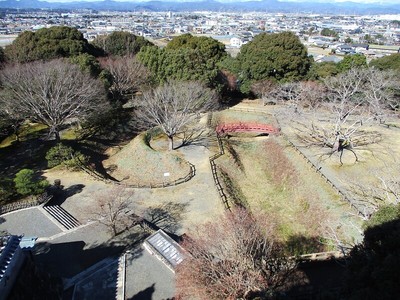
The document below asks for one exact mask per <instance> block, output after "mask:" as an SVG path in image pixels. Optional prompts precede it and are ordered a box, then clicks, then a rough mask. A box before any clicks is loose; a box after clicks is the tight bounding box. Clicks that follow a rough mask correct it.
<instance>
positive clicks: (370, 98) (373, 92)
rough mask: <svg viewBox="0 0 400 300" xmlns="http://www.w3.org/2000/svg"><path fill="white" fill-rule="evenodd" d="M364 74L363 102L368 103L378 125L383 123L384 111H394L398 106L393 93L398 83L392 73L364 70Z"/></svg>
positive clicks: (373, 69)
mask: <svg viewBox="0 0 400 300" xmlns="http://www.w3.org/2000/svg"><path fill="white" fill-rule="evenodd" d="M364 72H365V81H366V82H365V88H364V90H363V93H364V97H365V101H367V102H368V105H369V107H370V110H371V113H372V114H373V115H374V117H375V118H376V119H377V120H378V121H379V122H380V123H385V119H384V117H385V115H386V110H387V109H388V108H389V109H395V108H396V107H397V106H398V99H396V97H395V93H394V91H395V90H396V89H398V88H399V82H398V80H396V76H395V73H394V72H388V71H380V70H378V69H375V68H369V69H366V70H365V71H364Z"/></svg>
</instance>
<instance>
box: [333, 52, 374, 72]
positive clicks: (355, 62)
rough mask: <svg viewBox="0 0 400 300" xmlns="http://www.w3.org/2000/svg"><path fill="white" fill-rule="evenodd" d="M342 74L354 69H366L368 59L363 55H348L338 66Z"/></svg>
mask: <svg viewBox="0 0 400 300" xmlns="http://www.w3.org/2000/svg"><path fill="white" fill-rule="evenodd" d="M337 67H338V70H339V71H340V72H346V71H349V70H350V69H353V68H366V67H367V58H366V57H365V56H364V55H363V54H353V55H346V56H345V57H344V58H343V59H342V60H341V61H340V62H339V63H338V64H337Z"/></svg>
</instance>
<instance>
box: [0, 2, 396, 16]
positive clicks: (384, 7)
mask: <svg viewBox="0 0 400 300" xmlns="http://www.w3.org/2000/svg"><path fill="white" fill-rule="evenodd" d="M233 1H234V0H233ZM12 8H14V9H65V10H71V9H93V10H114V11H140V10H143V11H173V12H178V11H200V10H201V11H243V12H244V11H263V12H282V13H326V14H400V5H397V4H378V3H373V4H361V3H354V2H340V3H326V2H324V3H321V2H280V1H276V0H261V1H246V2H243V1H237V2H231V1H229V2H227V1H226V0H225V1H224V2H218V1H213V0H205V1H188V2H186V1H182V0H181V1H143V2H118V1H112V0H105V1H95V2H85V1H76V2H46V1H38V0H19V1H18V0H2V1H0V9H12Z"/></svg>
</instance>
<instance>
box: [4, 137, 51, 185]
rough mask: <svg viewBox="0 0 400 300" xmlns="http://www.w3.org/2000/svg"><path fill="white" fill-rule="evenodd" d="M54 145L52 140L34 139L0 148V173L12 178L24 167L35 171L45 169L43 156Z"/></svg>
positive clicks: (45, 163)
mask: <svg viewBox="0 0 400 300" xmlns="http://www.w3.org/2000/svg"><path fill="white" fill-rule="evenodd" d="M54 145H55V142H54V141H46V140H42V139H35V140H27V141H23V142H19V143H16V144H13V145H11V146H8V147H5V148H0V174H1V175H3V176H7V177H9V178H14V176H15V174H16V173H17V172H18V171H20V170H21V169H24V168H25V169H33V170H35V171H38V170H44V169H47V161H46V158H45V156H46V153H47V151H48V150H49V149H50V148H51V147H53V146H54Z"/></svg>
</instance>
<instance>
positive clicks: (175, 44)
mask: <svg viewBox="0 0 400 300" xmlns="http://www.w3.org/2000/svg"><path fill="white" fill-rule="evenodd" d="M226 55H227V54H226V52H225V47H224V45H223V44H222V43H220V42H218V41H216V40H214V39H212V38H209V37H194V36H192V35H190V34H184V35H182V36H178V37H176V38H174V39H173V40H172V41H171V42H169V43H168V45H167V47H166V48H165V49H160V48H156V47H146V48H145V49H143V50H142V51H141V52H140V53H139V54H138V59H139V60H140V61H141V62H143V64H144V65H145V66H146V67H147V68H148V69H149V70H150V71H151V72H152V74H153V77H154V79H155V81H156V82H165V81H167V80H170V79H175V80H197V81H202V82H204V83H205V84H207V85H208V86H210V87H216V86H218V83H217V77H218V74H219V68H218V65H217V64H218V63H219V62H220V61H221V60H222V59H224V58H225V57H226Z"/></svg>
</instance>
